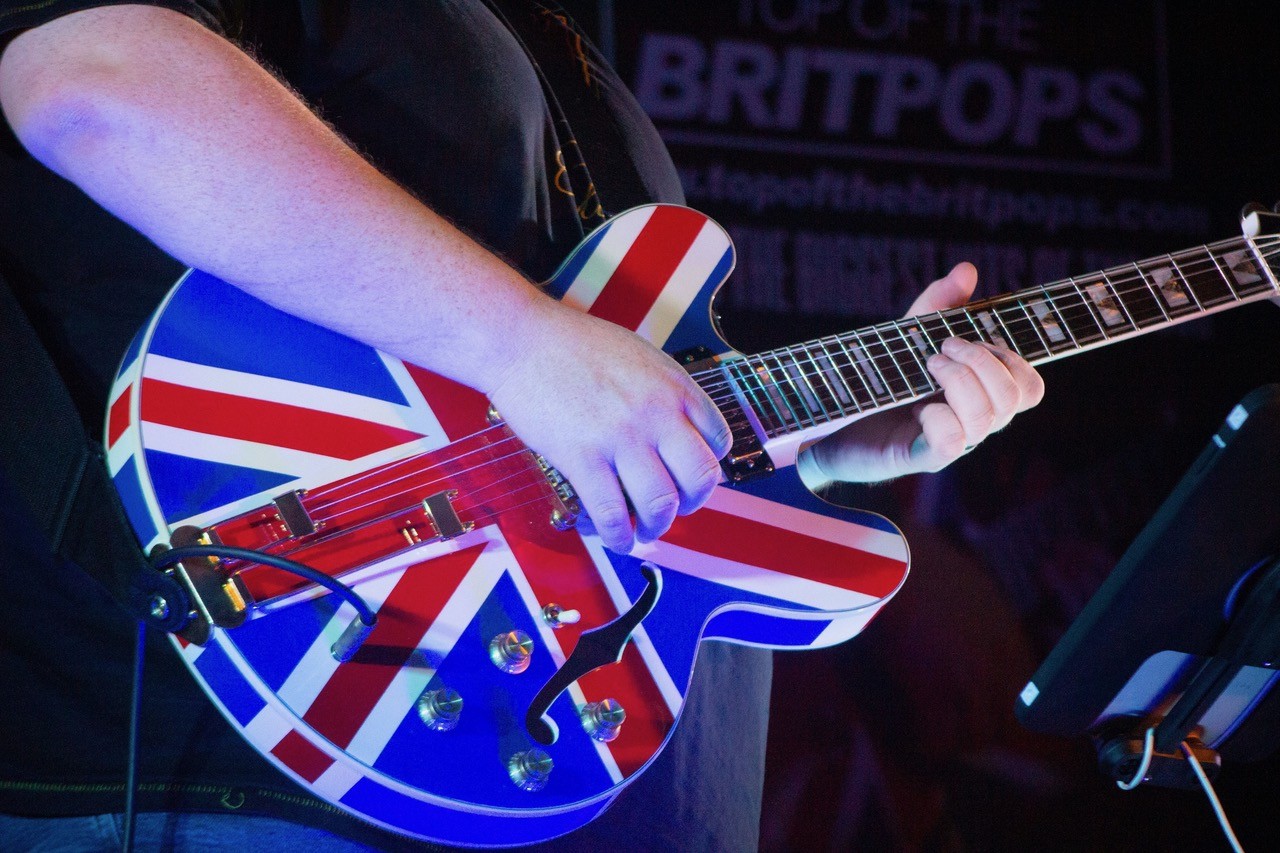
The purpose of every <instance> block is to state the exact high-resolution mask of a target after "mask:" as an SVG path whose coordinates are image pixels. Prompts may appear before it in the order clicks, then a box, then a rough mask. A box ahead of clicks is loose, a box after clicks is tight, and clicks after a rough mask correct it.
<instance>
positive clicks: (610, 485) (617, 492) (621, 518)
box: [559, 457, 635, 554]
mask: <svg viewBox="0 0 1280 853" xmlns="http://www.w3.org/2000/svg"><path fill="white" fill-rule="evenodd" d="M559 471H560V473H561V474H563V475H564V476H565V477H566V478H567V479H568V480H569V485H571V486H573V490H574V492H576V493H577V495H578V500H579V501H581V503H582V507H583V509H584V510H585V512H586V514H587V516H588V517H589V518H590V521H591V526H592V527H593V528H595V532H596V534H597V535H598V536H599V537H600V539H601V541H603V542H604V546H605V547H606V548H608V549H609V550H610V551H613V552H615V553H618V554H629V553H630V552H631V548H632V547H633V546H634V544H635V531H634V529H633V528H632V525H631V513H630V512H629V510H628V509H627V501H626V498H625V497H623V494H622V486H621V485H620V484H619V482H618V475H617V474H616V473H615V472H614V470H613V466H612V465H610V464H609V463H608V462H607V461H606V460H605V459H603V458H601V457H595V458H593V459H590V460H587V461H583V462H578V464H576V465H575V466H574V467H573V468H569V467H561V468H560V469H559Z"/></svg>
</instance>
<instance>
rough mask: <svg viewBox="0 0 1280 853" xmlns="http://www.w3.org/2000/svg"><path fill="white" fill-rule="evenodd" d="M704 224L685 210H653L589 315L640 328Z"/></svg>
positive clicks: (698, 216)
mask: <svg viewBox="0 0 1280 853" xmlns="http://www.w3.org/2000/svg"><path fill="white" fill-rule="evenodd" d="M706 221H707V218H706V217H705V216H703V215H702V214H701V213H698V212H697V211H696V210H690V209H689V208H687V207H676V206H671V205H663V206H660V207H658V208H656V209H655V210H654V211H653V215H652V216H650V217H649V221H648V222H647V223H646V224H645V226H644V230H643V231H641V232H640V234H639V236H637V237H636V241H635V242H634V243H633V244H632V245H631V248H630V249H628V250H627V254H626V256H625V257H624V258H623V259H622V263H621V264H619V265H618V268H617V270H615V271H614V273H613V275H612V276H611V277H610V278H609V281H608V282H607V283H606V284H605V286H604V290H602V291H601V292H600V295H599V296H598V297H596V301H595V302H594V303H592V305H591V311H590V313H591V314H593V315H594V316H596V317H600V318H601V319H603V320H608V321H610V322H611V323H617V324H618V325H619V326H622V327H623V328H627V329H631V330H633V331H634V330H635V329H637V328H639V326H640V323H641V322H642V321H643V320H644V318H645V315H647V314H648V313H649V310H650V309H651V308H653V304H654V303H655V302H657V301H658V296H659V295H660V294H661V293H662V289H663V288H664V287H665V286H666V284H667V281H668V279H670V278H671V274H672V273H673V272H675V269H676V267H677V266H679V264H680V261H681V260H683V259H684V256H685V255H686V254H687V253H688V251H689V247H690V246H692V245H693V241H694V238H696V237H697V236H698V232H699V231H701V230H702V226H703V225H704V224H705V223H706Z"/></svg>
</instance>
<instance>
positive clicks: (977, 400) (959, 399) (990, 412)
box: [927, 355, 996, 445]
mask: <svg viewBox="0 0 1280 853" xmlns="http://www.w3.org/2000/svg"><path fill="white" fill-rule="evenodd" d="M927 367H928V368H929V373H931V374H932V375H933V377H934V378H935V379H936V380H937V381H938V385H939V386H940V387H941V388H942V392H943V395H944V397H945V398H946V404H947V405H948V406H950V407H951V409H952V411H954V412H955V415H956V418H957V419H958V420H959V422H960V426H961V428H962V430H963V432H964V439H965V442H964V443H965V444H968V445H973V444H977V443H978V442H980V441H982V439H984V438H986V437H987V435H988V434H989V433H990V432H991V430H992V428H993V427H994V426H995V422H996V411H995V409H994V408H992V406H991V398H990V397H988V396H987V392H986V390H985V389H984V388H983V387H982V382H981V381H980V380H979V379H978V376H977V374H975V373H974V372H973V370H972V369H970V367H969V366H968V365H966V364H962V363H960V362H958V361H955V360H953V359H951V358H948V357H947V356H945V355H935V356H933V357H931V358H930V359H929V361H928V363H927Z"/></svg>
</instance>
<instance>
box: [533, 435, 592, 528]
mask: <svg viewBox="0 0 1280 853" xmlns="http://www.w3.org/2000/svg"><path fill="white" fill-rule="evenodd" d="M534 459H536V460H537V462H538V469H539V470H541V471H542V476H544V477H546V478H547V483H548V485H550V486H551V491H552V492H553V493H554V494H555V504H556V505H555V507H554V508H553V509H552V510H551V525H552V526H553V527H555V529H556V530H568V529H570V528H571V527H573V526H574V525H575V524H577V523H578V516H579V515H580V514H581V513H582V504H581V503H579V502H578V493H577V492H575V491H574V490H573V486H571V485H569V481H568V480H566V479H565V478H564V475H562V474H561V473H560V472H559V471H557V470H556V469H555V468H552V467H551V463H549V462H547V460H545V459H543V458H542V457H541V456H539V455H536V454H535V455H534Z"/></svg>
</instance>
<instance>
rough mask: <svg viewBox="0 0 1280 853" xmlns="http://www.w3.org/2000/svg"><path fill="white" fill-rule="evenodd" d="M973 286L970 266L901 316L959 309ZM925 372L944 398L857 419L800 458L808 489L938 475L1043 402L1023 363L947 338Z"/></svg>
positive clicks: (998, 350)
mask: <svg viewBox="0 0 1280 853" xmlns="http://www.w3.org/2000/svg"><path fill="white" fill-rule="evenodd" d="M977 283H978V272H977V270H975V269H974V267H973V265H972V264H969V263H962V264H958V265H957V266H956V267H955V268H954V269H953V270H951V272H949V273H948V274H947V275H946V277H945V278H941V279H939V280H937V281H935V282H934V283H933V284H931V285H929V286H928V287H927V288H925V290H924V292H923V293H921V294H920V296H919V297H918V298H917V299H916V301H915V302H914V303H912V305H911V307H910V308H909V309H908V310H907V316H908V317H914V316H916V315H919V314H929V313H932V312H935V311H945V310H947V309H949V308H957V307H959V306H961V305H963V304H965V303H966V302H968V301H969V297H971V296H972V295H973V290H974V287H976V286H977ZM941 350H942V351H941V353H939V354H936V355H933V356H931V357H930V358H929V361H928V363H927V364H926V366H927V367H928V369H929V373H930V374H931V375H932V376H933V378H934V380H935V381H936V382H937V384H938V386H939V388H940V389H941V391H942V399H938V398H937V397H936V396H934V397H930V398H929V399H927V400H924V401H921V402H918V403H915V404H914V405H907V406H900V407H898V408H895V409H890V410H889V411H887V412H882V413H879V414H875V415H871V416H868V417H866V418H862V419H860V420H858V421H856V422H854V423H852V424H850V425H849V426H847V427H845V428H843V429H841V430H839V431H838V432H835V433H833V434H831V435H829V436H827V437H826V438H824V439H822V440H821V441H819V442H818V443H817V444H815V445H813V446H812V447H811V448H809V449H808V450H807V451H806V452H805V453H804V454H802V456H801V459H800V461H799V464H800V470H801V472H802V474H803V475H804V476H805V479H806V480H807V481H810V485H818V484H820V483H814V482H812V481H814V480H818V481H820V482H830V481H832V480H845V481H851V482H862V483H871V482H877V481H880V480H888V479H892V478H893V477H898V476H901V475H903V474H915V473H919V472H921V471H937V470H939V469H941V468H943V467H945V466H947V465H949V464H950V463H952V462H954V461H955V460H956V459H958V458H960V457H961V456H963V455H964V454H965V453H967V452H968V451H970V450H972V449H973V448H974V446H976V445H977V444H978V443H979V442H980V441H982V440H983V439H984V438H986V437H987V436H988V435H990V434H991V433H993V432H995V431H996V430H999V429H1002V428H1003V427H1004V426H1005V425H1007V424H1008V423H1009V421H1010V420H1012V419H1013V416H1014V415H1015V414H1017V413H1018V412H1022V411H1026V410H1027V409H1029V408H1031V407H1032V406H1034V405H1036V404H1037V403H1039V402H1040V400H1041V398H1042V397H1044V380H1043V379H1041V378H1040V374H1039V373H1037V372H1036V370H1035V368H1033V367H1032V366H1031V365H1030V364H1028V363H1027V361H1026V360H1025V359H1023V358H1022V357H1021V356H1019V355H1017V354H1016V353H1014V352H1012V351H1011V350H1008V349H1004V348H1002V347H997V346H992V345H991V344H984V343H972V342H970V341H965V340H962V339H960V338H950V339H948V340H946V341H944V342H943V343H942V347H941Z"/></svg>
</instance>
